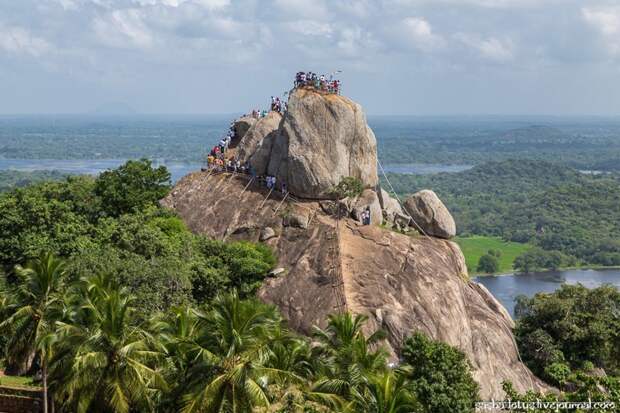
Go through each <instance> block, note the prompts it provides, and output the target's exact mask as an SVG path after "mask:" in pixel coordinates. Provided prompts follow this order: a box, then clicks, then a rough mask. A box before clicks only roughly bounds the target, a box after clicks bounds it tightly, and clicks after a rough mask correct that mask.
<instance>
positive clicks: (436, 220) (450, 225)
mask: <svg viewBox="0 0 620 413" xmlns="http://www.w3.org/2000/svg"><path fill="white" fill-rule="evenodd" d="M404 207H405V210H406V211H407V213H409V215H411V218H413V220H414V221H415V224H417V225H419V226H420V227H421V228H422V230H423V231H424V233H425V234H426V235H430V236H433V237H439V238H452V237H454V236H455V235H456V224H455V223H454V218H452V215H450V212H449V211H448V208H446V206H445V205H444V204H443V202H441V200H440V199H439V197H438V196H437V195H436V194H435V193H434V192H433V191H430V190H428V189H425V190H422V191H420V192H416V193H415V194H413V195H411V196H410V197H408V198H407V199H406V200H405V202H404Z"/></svg>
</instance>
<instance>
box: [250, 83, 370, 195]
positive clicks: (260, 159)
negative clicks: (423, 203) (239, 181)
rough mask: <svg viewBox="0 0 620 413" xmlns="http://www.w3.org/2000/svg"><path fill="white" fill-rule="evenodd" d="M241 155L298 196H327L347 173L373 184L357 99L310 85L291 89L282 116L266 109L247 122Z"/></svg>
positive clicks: (365, 129) (365, 127) (366, 132)
mask: <svg viewBox="0 0 620 413" xmlns="http://www.w3.org/2000/svg"><path fill="white" fill-rule="evenodd" d="M239 147H240V149H239V156H240V158H241V160H242V161H245V160H249V161H250V163H251V164H252V166H253V167H254V168H255V169H256V171H257V173H258V174H259V175H263V174H269V175H272V176H275V177H276V178H277V179H278V181H280V182H286V184H287V186H288V189H289V191H290V192H291V193H293V194H294V195H296V196H297V197H301V198H312V199H318V198H329V195H328V191H329V190H330V189H331V188H332V187H333V186H334V185H337V184H338V183H339V182H340V180H341V179H342V178H344V177H347V176H352V177H356V178H359V179H360V180H361V181H362V182H363V183H364V185H365V186H367V187H374V186H375V185H376V184H377V181H378V177H377V141H376V139H375V135H374V134H373V132H372V130H371V129H370V128H369V127H368V125H367V124H366V116H365V115H364V111H363V110H362V107H361V106H360V105H358V104H357V103H355V102H353V101H351V100H349V99H347V98H345V97H343V96H338V95H333V94H324V93H319V92H316V91H312V90H305V89H296V90H294V91H293V92H291V94H290V97H289V101H288V110H287V111H286V113H285V114H284V118H283V119H280V115H279V114H278V113H275V112H271V113H270V114H269V115H268V116H267V117H266V118H262V119H260V120H258V121H257V122H256V124H255V125H254V126H252V127H251V128H250V129H249V130H248V132H247V133H246V135H245V136H244V137H243V138H242V140H241V143H240V144H239Z"/></svg>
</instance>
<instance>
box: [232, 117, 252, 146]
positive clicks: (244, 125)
mask: <svg viewBox="0 0 620 413" xmlns="http://www.w3.org/2000/svg"><path fill="white" fill-rule="evenodd" d="M256 121H257V119H256V118H253V117H251V116H242V117H240V118H239V119H237V120H236V121H235V123H234V124H233V131H234V132H235V139H233V141H232V142H231V145H230V146H231V147H232V148H234V147H236V146H237V145H238V144H239V142H240V141H241V140H242V139H243V137H244V136H245V134H246V133H247V132H248V130H250V128H251V127H252V126H253V125H254V124H255V123H256Z"/></svg>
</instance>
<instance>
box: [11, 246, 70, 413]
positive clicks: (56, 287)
mask: <svg viewBox="0 0 620 413" xmlns="http://www.w3.org/2000/svg"><path fill="white" fill-rule="evenodd" d="M15 275H16V276H17V283H16V285H15V287H14V288H10V290H9V294H10V295H11V298H12V303H8V304H7V307H8V308H7V310H6V311H5V314H11V315H10V316H8V317H7V318H5V319H4V320H3V321H2V323H0V329H2V330H4V331H10V335H9V341H8V343H7V349H8V359H9V363H10V364H13V365H15V366H17V371H16V373H17V374H25V373H27V372H28V371H29V370H31V368H32V364H33V362H34V360H35V357H38V359H39V361H40V364H41V376H42V380H43V398H44V400H43V408H44V411H45V412H47V409H48V392H47V390H48V386H47V378H48V377H47V376H48V375H47V367H48V361H49V357H48V356H49V350H50V346H49V343H50V341H49V340H48V339H47V337H48V335H49V334H50V333H51V332H52V331H53V329H54V322H55V321H56V317H57V316H58V312H57V303H58V301H59V291H60V290H61V288H62V282H63V278H64V276H65V264H64V262H63V261H62V260H59V259H57V258H55V257H54V256H53V255H52V254H50V253H47V254H42V255H41V256H40V257H39V258H37V259H35V260H33V261H31V262H30V263H28V264H27V265H26V266H25V267H21V266H19V265H18V266H16V267H15Z"/></svg>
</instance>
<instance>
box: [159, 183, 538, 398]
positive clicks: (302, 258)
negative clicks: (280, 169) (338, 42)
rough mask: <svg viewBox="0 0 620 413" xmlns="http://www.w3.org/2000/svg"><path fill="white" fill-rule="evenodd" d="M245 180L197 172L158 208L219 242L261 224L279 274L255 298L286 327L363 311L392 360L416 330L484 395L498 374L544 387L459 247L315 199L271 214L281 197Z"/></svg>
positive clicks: (523, 386) (520, 384) (257, 230)
mask: <svg viewBox="0 0 620 413" xmlns="http://www.w3.org/2000/svg"><path fill="white" fill-rule="evenodd" d="M246 183H247V178H246V177H244V176H236V177H234V176H233V177H232V178H230V179H229V176H228V175H211V176H209V175H208V173H202V172H197V173H194V174H190V175H188V176H186V177H185V178H183V179H182V180H181V181H179V182H178V183H177V184H176V186H175V187H174V189H173V190H172V191H171V193H170V194H169V195H168V196H167V197H166V198H165V199H164V200H162V204H163V205H165V206H168V207H171V208H174V209H175V210H176V211H177V213H178V214H179V215H180V216H181V217H182V218H183V220H184V221H185V223H186V224H187V225H188V227H189V228H190V229H191V230H192V231H194V232H196V233H202V234H207V235H209V236H211V237H213V238H216V239H224V240H228V239H231V240H232V239H245V240H250V241H258V240H259V237H261V233H262V234H263V235H264V234H265V233H266V232H269V231H267V230H265V231H263V229H265V228H267V227H269V228H271V229H272V230H273V231H274V232H275V233H277V234H278V236H276V237H272V238H269V239H268V240H267V241H266V244H267V245H269V246H271V247H272V248H273V249H274V251H275V253H276V256H277V257H278V261H279V262H278V264H277V267H279V268H283V269H284V271H282V272H281V274H280V275H278V276H277V277H273V278H268V279H266V280H265V283H264V285H263V287H262V288H261V289H260V291H259V294H258V295H259V297H260V298H261V299H262V300H264V301H265V302H268V303H273V304H275V305H277V306H278V307H279V309H280V311H281V312H282V314H283V315H284V316H285V317H286V318H287V320H288V322H289V325H290V326H291V327H292V328H294V329H296V330H297V331H300V332H303V333H309V332H310V331H311V329H312V326H314V325H319V326H321V327H324V326H325V323H326V319H327V316H328V315H329V314H331V313H334V312H339V311H351V312H353V313H361V314H366V315H368V317H369V320H370V321H369V325H368V331H372V330H374V329H377V328H383V329H385V331H386V332H387V333H388V339H387V345H388V348H389V349H390V350H391V351H392V356H393V358H394V359H396V356H395V354H396V352H397V351H398V349H399V348H400V346H401V344H402V342H403V339H404V338H405V337H406V336H407V335H409V334H410V333H411V332H412V331H415V330H421V331H423V332H425V333H427V334H428V335H429V336H431V337H433V338H435V339H439V340H442V341H444V342H446V343H448V344H451V345H453V346H456V347H458V348H459V349H461V350H462V351H463V352H464V353H465V354H466V355H467V357H468V359H469V361H470V362H471V363H472V366H473V374H474V377H475V379H476V380H477V381H478V383H479V384H480V386H481V391H480V397H481V398H482V399H484V400H489V399H491V398H496V399H499V398H503V396H504V395H503V391H502V389H501V382H502V381H503V380H510V381H512V382H513V384H514V386H515V388H516V389H517V390H518V391H521V392H523V391H525V390H528V389H531V388H533V389H535V390H544V389H545V386H544V384H542V383H541V382H539V381H538V380H537V379H536V378H535V377H534V376H533V375H532V374H531V372H530V371H529V370H528V369H527V368H526V367H525V366H524V365H523V364H522V363H520V362H519V359H518V354H517V349H516V346H515V343H514V341H513V336H512V332H511V329H512V327H513V322H512V320H511V318H510V317H509V315H508V314H507V312H506V310H505V309H504V308H503V307H502V306H501V305H500V304H499V303H498V302H497V300H496V299H495V298H494V297H493V296H492V295H491V294H489V292H488V291H487V290H486V289H485V288H484V287H482V286H481V285H479V284H477V283H475V282H472V281H470V280H469V278H468V276H467V268H466V266H465V263H464V259H463V255H462V253H461V251H460V249H459V247H458V246H457V245H456V244H454V243H452V242H450V241H447V240H443V239H437V238H429V237H410V236H407V235H403V234H399V233H395V232H392V231H388V230H385V229H383V228H380V227H377V226H372V225H371V226H361V225H359V224H358V223H357V222H356V221H354V220H352V219H342V220H340V221H339V222H337V221H336V220H335V219H334V218H333V216H331V215H329V214H328V213H325V212H324V211H323V209H322V208H321V206H320V205H319V202H318V201H299V202H291V203H288V202H287V203H286V204H285V206H283V207H282V208H280V209H279V210H278V211H277V212H276V209H277V208H278V206H279V204H280V202H281V198H279V197H278V196H275V197H273V198H268V199H267V200H266V201H264V200H265V197H266V194H267V191H266V190H265V189H264V188H260V187H258V186H252V185H251V186H250V187H249V188H248V190H246V191H245V192H243V188H244V186H245V184H246ZM272 196H273V195H272ZM263 202H264V204H263ZM261 205H262V207H261ZM293 216H294V217H295V218H293Z"/></svg>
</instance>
